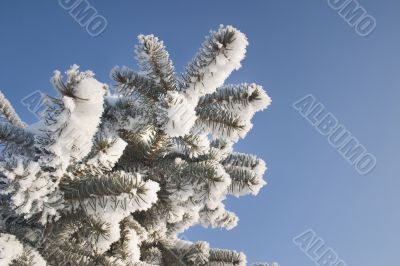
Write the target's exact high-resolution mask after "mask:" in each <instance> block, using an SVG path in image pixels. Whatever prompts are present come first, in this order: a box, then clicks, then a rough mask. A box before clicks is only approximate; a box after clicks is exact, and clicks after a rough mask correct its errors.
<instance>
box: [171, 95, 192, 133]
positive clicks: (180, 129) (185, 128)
mask: <svg viewBox="0 0 400 266" xmlns="http://www.w3.org/2000/svg"><path fill="white" fill-rule="evenodd" d="M165 101H166V105H167V107H166V108H165V109H164V111H165V112H166V116H167V122H166V123H165V125H164V130H165V133H167V134H168V135H169V136H171V137H179V136H184V135H186V134H187V133H188V132H189V131H190V129H191V128H192V127H193V125H194V123H195V122H196V119H197V116H196V111H195V108H196V104H197V103H195V102H193V101H191V100H189V99H188V98H187V97H185V95H183V94H182V93H180V92H177V91H169V92H168V93H167V96H166V99H165Z"/></svg>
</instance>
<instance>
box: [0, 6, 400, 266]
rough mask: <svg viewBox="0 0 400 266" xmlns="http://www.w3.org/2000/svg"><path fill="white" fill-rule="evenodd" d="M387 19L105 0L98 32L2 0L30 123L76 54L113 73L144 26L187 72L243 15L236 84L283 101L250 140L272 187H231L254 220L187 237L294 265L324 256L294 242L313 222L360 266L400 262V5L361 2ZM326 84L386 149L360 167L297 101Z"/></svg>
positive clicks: (16, 93) (335, 101) (14, 93)
mask: <svg viewBox="0 0 400 266" xmlns="http://www.w3.org/2000/svg"><path fill="white" fill-rule="evenodd" d="M359 2H360V3H361V4H362V5H363V6H364V7H365V8H366V10H367V11H368V12H369V13H370V14H371V15H373V16H374V17H375V18H376V20H377V28H376V30H375V31H374V32H373V34H372V35H371V36H369V37H367V38H363V37H359V36H358V35H357V34H356V33H355V32H354V30H353V29H352V28H351V27H349V26H348V25H347V23H346V22H345V21H343V20H342V18H341V17H340V16H338V14H337V13H336V12H335V11H334V10H332V9H331V8H330V7H329V5H328V4H327V1H326V0H319V1H316V0H303V1H299V0H262V1H261V0H258V1H256V0H254V1H228V0H224V1H222V0H218V1H183V0H182V1H94V0H92V1H91V3H92V4H93V5H94V6H95V7H96V8H97V10H98V11H99V13H100V14H101V15H103V16H104V17H105V18H106V19H107V21H108V27H107V29H106V31H105V32H104V33H103V34H102V35H100V36H99V37H96V38H93V37H91V36H89V35H88V34H87V32H86V31H85V29H83V28H81V27H80V26H79V24H78V23H76V22H75V21H74V20H73V18H71V16H70V15H69V14H68V12H67V11H65V10H63V9H62V8H61V7H60V6H59V5H58V1H50V0H46V1H21V0H19V1H17V0H8V1H1V4H0V88H1V89H2V91H3V92H4V93H5V94H6V95H7V96H8V97H9V99H10V100H11V101H12V102H13V103H14V104H15V107H16V109H17V111H18V112H19V114H21V116H22V117H23V118H24V119H25V120H26V121H28V122H33V121H35V117H34V116H33V115H32V114H30V113H29V112H28V111H27V110H26V108H25V107H24V106H22V104H21V103H20V100H21V98H22V97H24V96H26V95H27V94H29V93H30V92H32V91H34V90H43V91H48V92H51V93H52V94H53V93H54V92H53V90H52V88H51V85H50V83H49V78H50V76H51V74H52V71H53V70H54V69H60V70H63V71H64V70H66V69H67V68H68V67H69V66H70V65H72V64H73V63H77V64H78V65H80V66H81V68H82V69H92V70H93V71H94V72H95V73H96V77H97V78H98V79H99V80H101V81H103V82H107V83H110V84H111V83H112V81H111V80H110V78H109V71H110V69H111V68H112V67H113V66H115V65H128V66H130V67H133V68H136V65H135V61H134V59H133V46H134V44H135V43H136V36H137V35H138V34H139V33H145V34H149V33H154V34H155V35H157V36H159V37H160V38H161V39H163V40H164V41H165V44H166V45H167V48H168V50H169V51H170V54H171V57H172V59H173V61H174V62H175V66H176V68H177V70H178V72H181V71H182V69H183V67H184V66H185V65H186V63H187V62H188V61H189V60H190V59H191V58H192V56H193V55H194V54H195V53H196V51H197V49H198V47H199V45H200V44H201V42H202V41H203V40H204V36H205V35H207V34H208V31H209V30H210V29H215V28H217V27H218V25H219V24H232V25H234V26H236V27H238V28H239V29H240V30H241V31H243V32H244V33H246V34H247V36H248V38H249V41H250V46H249V48H248V53H247V57H246V59H245V60H244V61H243V68H242V69H241V70H240V71H238V72H235V73H233V75H232V76H231V77H230V79H229V82H231V83H236V82H245V81H247V82H257V83H259V84H262V85H263V86H264V87H265V88H266V90H267V91H268V93H269V95H270V96H271V97H272V99H273V104H272V106H271V107H270V108H269V109H268V110H267V111H266V112H263V113H259V114H257V116H256V117H255V119H254V124H255V127H254V129H253V130H252V131H251V133H250V134H249V135H248V136H247V138H246V139H245V140H242V141H241V142H240V143H239V144H237V145H236V149H237V150H239V151H242V152H249V153H253V154H257V155H258V156H260V157H262V158H264V159H265V160H266V161H267V164H268V166H269V170H268V171H267V174H266V176H265V179H266V180H267V181H268V182H269V185H268V186H267V187H266V188H265V189H263V190H262V192H261V193H260V194H259V196H258V197H250V196H249V197H244V198H241V199H236V198H229V200H228V201H227V207H228V208H229V209H230V210H233V211H235V212H236V213H237V214H238V216H239V217H240V219H241V220H240V223H239V226H238V227H237V228H235V229H233V230H232V231H225V230H211V229H208V230H206V229H202V228H200V227H196V228H193V229H191V230H190V231H188V232H187V233H186V234H185V236H186V237H187V238H188V239H190V240H198V239H204V240H208V241H209V242H210V243H211V245H212V246H213V247H220V248H229V249H236V250H240V251H244V252H245V253H246V254H247V255H248V262H249V264H250V263H253V262H264V261H269V262H271V261H278V262H280V264H281V265H282V266H284V265H287V266H308V265H313V262H312V261H311V260H310V259H309V258H308V257H307V256H306V255H305V254H303V253H302V252H301V251H300V250H299V249H298V247H296V246H295V245H294V244H293V243H292V238H293V237H294V236H296V235H298V234H300V233H301V232H303V231H305V230H306V229H308V228H311V229H313V230H315V231H316V233H317V234H318V235H319V236H320V237H321V238H323V239H324V240H325V242H326V244H327V246H329V247H332V248H333V249H334V250H335V251H336V252H337V253H338V254H339V256H340V258H341V259H343V260H344V261H346V262H347V264H348V265H349V266H351V265H353V266H375V265H385V266H397V265H399V257H400V255H399V254H400V245H399V237H400V215H399V211H400V206H399V203H400V179H399V178H400V176H399V169H398V166H399V163H400V162H399V159H400V156H399V150H400V142H399V140H398V138H399V136H400V127H399V125H400V123H399V119H398V118H399V111H400V107H399V101H400V93H399V91H400V90H399V81H400V73H399V72H400V53H399V47H400V37H399V35H400V32H399V26H400V15H399V13H400V2H399V1H398V0H380V1H377V0H375V1H374V0H359ZM308 93H312V94H314V95H315V96H316V97H317V98H318V100H319V101H321V102H322V103H324V104H325V105H326V107H327V108H328V110H329V111H331V112H332V113H333V114H335V115H336V117H337V118H338V119H339V120H340V122H341V123H343V124H344V125H345V126H346V127H347V128H348V129H349V130H350V131H351V132H352V134H353V135H354V136H356V137H357V138H358V139H359V140H360V142H361V143H362V144H364V145H365V146H366V147H367V149H368V150H369V151H370V152H371V153H373V154H374V155H375V156H376V157H377V160H378V164H377V167H376V169H375V170H374V171H373V172H372V173H371V174H369V175H367V176H360V175H359V174H358V173H357V172H356V170H355V169H354V168H353V166H351V165H349V164H348V163H347V162H346V161H345V160H344V159H343V158H342V157H341V156H340V155H339V154H338V152H337V151H336V150H335V149H333V148H332V147H331V146H330V145H329V144H328V142H327V140H326V138H325V137H323V136H321V135H319V133H318V132H317V131H316V130H315V129H314V128H313V127H312V126H311V125H310V124H309V123H308V122H307V121H306V120H305V119H304V118H302V117H301V116H300V115H299V113H298V112H296V111H295V110H294V109H293V108H292V103H293V102H294V101H296V100H298V99H299V98H301V97H303V96H304V95H306V94H308Z"/></svg>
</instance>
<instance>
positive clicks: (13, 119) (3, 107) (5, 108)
mask: <svg viewBox="0 0 400 266" xmlns="http://www.w3.org/2000/svg"><path fill="white" fill-rule="evenodd" d="M0 113H1V114H2V115H3V116H4V118H5V119H7V121H9V122H10V123H11V124H13V125H14V126H16V127H19V128H24V127H26V124H25V123H24V122H22V120H21V118H19V116H18V114H17V113H16V112H15V110H14V108H13V107H12V105H11V103H10V102H9V101H8V100H7V98H6V97H5V96H4V94H3V93H2V92H1V91H0Z"/></svg>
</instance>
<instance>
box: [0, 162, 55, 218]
mask: <svg viewBox="0 0 400 266" xmlns="http://www.w3.org/2000/svg"><path fill="white" fill-rule="evenodd" d="M24 164H25V163H24V162H23V161H22V160H18V161H17V164H16V166H15V168H13V167H11V165H8V166H7V165H5V164H3V165H1V167H0V169H2V172H3V174H4V176H5V177H6V179H5V180H3V181H4V182H5V183H6V184H7V187H6V188H5V189H4V190H3V191H1V194H5V195H11V198H10V204H11V206H13V208H14V209H15V212H16V213H18V214H22V215H24V217H25V218H30V217H32V216H33V215H34V214H36V213H38V212H43V213H42V220H41V222H42V223H43V224H45V223H46V222H47V216H56V209H55V207H51V204H47V203H51V202H55V201H58V200H59V199H60V198H61V194H60V193H57V186H58V183H57V182H52V181H51V177H50V176H49V175H48V173H45V172H42V171H41V168H40V165H39V164H38V163H37V162H28V163H26V165H24Z"/></svg>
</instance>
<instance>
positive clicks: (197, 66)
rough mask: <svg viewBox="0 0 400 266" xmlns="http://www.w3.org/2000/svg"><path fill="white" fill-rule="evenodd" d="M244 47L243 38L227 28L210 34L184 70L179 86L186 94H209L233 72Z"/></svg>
mask: <svg viewBox="0 0 400 266" xmlns="http://www.w3.org/2000/svg"><path fill="white" fill-rule="evenodd" d="M247 44H248V43H247V39H246V37H245V36H244V35H243V34H242V33H241V32H240V31H238V30H237V29H235V28H233V27H231V26H227V27H224V26H221V27H220V28H219V30H218V31H212V32H211V36H209V37H207V38H206V40H205V41H204V43H203V44H202V46H201V48H200V50H199V52H198V53H197V55H196V56H195V58H194V59H193V60H192V62H191V63H189V65H188V66H187V67H186V69H185V73H184V74H183V77H182V79H183V80H182V87H183V88H184V89H185V90H186V91H187V92H188V93H189V94H190V95H191V94H192V93H195V94H197V95H198V96H203V95H205V94H207V93H213V92H214V91H215V89H216V88H217V87H219V86H221V85H222V84H223V82H224V80H225V79H226V78H227V77H228V76H229V75H230V73H231V72H232V71H233V70H234V69H237V68H239V67H240V61H241V60H242V59H243V58H244V55H245V52H246V46H247Z"/></svg>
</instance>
